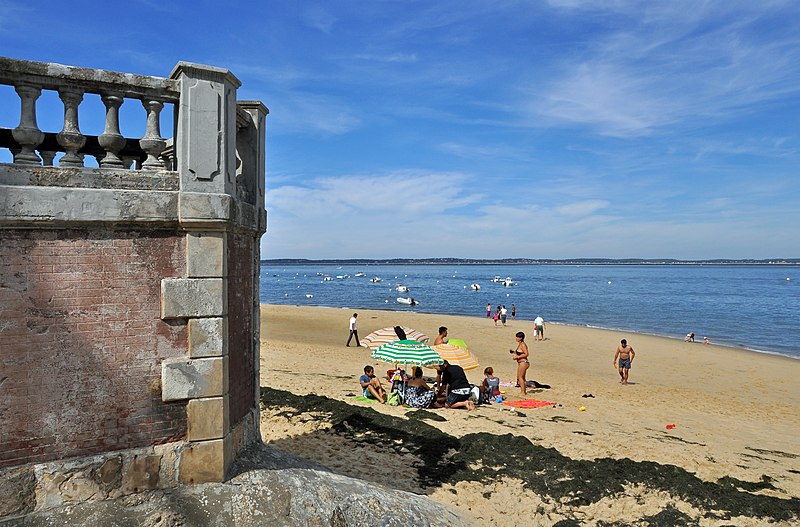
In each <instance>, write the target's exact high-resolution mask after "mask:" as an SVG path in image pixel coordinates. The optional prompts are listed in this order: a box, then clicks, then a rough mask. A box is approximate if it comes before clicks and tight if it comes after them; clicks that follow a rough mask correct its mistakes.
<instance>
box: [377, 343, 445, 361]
mask: <svg viewBox="0 0 800 527" xmlns="http://www.w3.org/2000/svg"><path fill="white" fill-rule="evenodd" d="M372 358H373V359H375V360H379V361H383V362H392V363H394V364H414V365H417V366H433V365H435V364H441V363H442V362H444V361H443V360H442V358H441V357H440V356H439V354H438V353H436V351H434V349H433V348H431V347H430V346H428V345H427V344H422V343H420V342H417V341H414V340H398V341H396V342H389V343H387V344H384V345H382V346H380V347H379V348H378V349H376V350H375V351H373V352H372Z"/></svg>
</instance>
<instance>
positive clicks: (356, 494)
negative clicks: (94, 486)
mask: <svg viewBox="0 0 800 527" xmlns="http://www.w3.org/2000/svg"><path fill="white" fill-rule="evenodd" d="M254 451H255V452H254ZM247 458H248V459H245V460H242V461H243V463H245V464H251V465H252V468H250V469H249V470H247V471H246V472H243V473H240V474H239V475H237V476H235V477H234V478H233V479H231V480H230V481H229V482H227V483H207V484H202V485H193V486H183V487H179V488H176V489H170V490H168V491H158V492H152V493H142V494H138V495H136V497H135V498H136V499H130V498H128V499H124V498H122V499H116V500H106V501H98V502H88V503H83V504H78V505H74V506H71V507H64V508H58V509H53V510H49V511H39V512H36V513H34V514H30V515H28V516H27V517H26V518H25V520H24V521H25V523H24V525H25V527H45V526H47V527H50V526H52V525H70V526H76V527H84V526H85V527H98V526H100V525H102V526H104V527H106V526H108V527H140V526H142V525H146V526H148V527H156V526H159V527H166V526H170V527H178V526H181V527H183V526H185V527H188V526H192V527H205V526H209V527H210V526H214V527H217V526H219V527H222V526H229V525H235V526H237V527H256V526H262V525H280V526H288V527H301V526H302V527H306V526H312V525H320V526H325V527H328V526H335V527H367V526H375V525H381V526H386V527H400V526H415V527H416V526H420V527H431V526H435V525H439V526H443V525H447V526H450V527H465V526H466V525H468V524H467V523H466V522H465V521H464V520H462V519H461V518H459V517H458V516H457V515H456V514H455V513H454V512H452V511H451V510H450V509H448V508H446V507H444V506H442V505H440V504H438V503H436V502H434V501H432V500H430V499H428V498H426V497H424V496H418V495H416V494H411V493H408V492H402V491H393V490H390V489H385V488H383V487H380V486H376V485H374V484H371V483H367V482H365V481H361V480H357V479H352V478H348V477H345V476H341V475H337V474H331V473H329V472H326V471H325V470H324V469H322V468H321V467H319V466H316V465H314V464H313V463H310V462H308V461H305V460H301V459H298V458H293V457H291V456H288V455H286V454H284V453H281V452H279V451H276V450H274V449H271V448H269V447H266V446H264V445H259V446H258V447H257V448H256V449H252V450H251V451H249V453H248V456H247ZM238 463H239V462H238V461H237V465H238ZM10 525H13V524H11V523H5V524H4V523H3V522H0V526H2V527H10ZM17 525H22V524H21V523H20V524H17Z"/></svg>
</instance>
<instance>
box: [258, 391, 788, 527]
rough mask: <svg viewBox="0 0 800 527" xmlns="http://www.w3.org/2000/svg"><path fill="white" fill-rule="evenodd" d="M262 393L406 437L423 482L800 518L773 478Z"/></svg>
mask: <svg viewBox="0 0 800 527" xmlns="http://www.w3.org/2000/svg"><path fill="white" fill-rule="evenodd" d="M261 400H262V402H263V404H265V405H266V406H267V407H290V408H292V409H293V411H294V412H296V413H298V414H299V413H305V412H315V413H324V414H326V415H329V416H330V417H329V418H328V419H329V421H330V422H331V424H332V432H335V433H337V434H342V435H344V436H348V435H351V434H353V430H354V429H364V427H368V428H369V430H371V431H372V433H373V434H374V435H376V436H378V437H379V438H385V439H388V440H392V441H393V440H396V439H400V440H401V442H402V445H403V446H404V447H405V448H407V449H408V450H409V451H411V452H413V453H414V454H415V455H417V456H419V457H420V458H422V459H423V460H424V467H420V468H419V469H418V472H419V477H418V480H419V482H420V484H421V486H422V487H423V488H426V487H438V486H441V485H444V484H455V483H457V482H459V481H490V480H496V479H497V478H498V477H503V476H506V477H510V478H515V479H518V480H520V481H522V482H523V484H524V486H525V487H527V488H528V489H530V490H531V491H532V492H535V493H537V494H539V495H542V496H548V497H550V498H552V499H553V500H557V501H561V502H562V503H565V504H567V505H569V506H575V507H580V506H583V505H589V504H592V503H596V502H598V501H599V500H601V499H603V498H606V497H614V496H618V495H620V494H621V493H624V491H625V489H626V488H628V487H630V486H637V485H638V486H642V487H645V488H648V489H651V490H654V491H664V492H666V493H668V494H670V495H672V496H675V497H677V498H680V499H681V500H683V501H685V502H687V503H689V504H691V505H693V506H694V507H696V508H697V509H699V510H701V511H704V514H706V515H713V517H715V518H725V519H729V518H731V517H733V516H748V517H758V518H771V519H773V520H778V521H790V520H795V521H797V520H798V519H800V498H797V497H790V498H785V499H784V498H777V497H773V496H765V495H759V494H753V493H751V492H748V491H749V490H758V489H770V488H774V487H772V484H771V483H770V480H769V479H768V478H765V479H763V480H762V481H761V482H758V483H752V482H744V481H740V480H737V479H735V478H731V477H726V478H723V479H722V480H720V481H718V482H708V481H703V480H701V479H699V478H698V477H697V476H695V475H694V474H692V473H690V472H688V471H687V470H685V469H683V468H681V467H677V466H674V465H662V464H659V463H655V462H651V461H632V460H630V459H610V458H601V459H593V460H576V459H571V458H568V457H566V456H564V455H562V454H561V453H559V452H558V451H557V450H555V449H554V448H546V447H542V446H539V445H536V444H534V443H532V442H531V441H530V440H529V439H528V438H525V437H522V436H514V435H512V434H503V435H495V434H489V433H485V432H481V433H476V434H468V435H465V436H463V437H461V438H457V437H454V436H451V435H449V434H446V433H444V432H442V431H441V430H439V429H437V428H435V427H434V426H431V425H429V424H427V423H425V422H422V421H421V420H419V419H404V418H402V417H394V416H391V415H387V414H384V413H381V412H378V411H376V410H374V409H372V408H365V407H361V406H351V405H349V404H347V403H345V402H342V401H337V400H334V399H329V398H327V397H322V396H317V395H306V396H297V395H294V394H291V393H289V392H284V391H280V390H273V389H270V388H262V389H261ZM711 511H714V512H713V513H712V512H711ZM659 514H663V517H660V516H659V515H656V516H658V517H656V516H654V517H653V518H652V519H653V520H654V521H657V522H658V523H652V525H657V524H661V525H667V524H668V523H669V521H673V524H674V525H678V524H682V523H683V522H684V521H685V518H684V517H682V513H679V512H678V511H672V512H663V511H662V513H659ZM665 522H666V523H665Z"/></svg>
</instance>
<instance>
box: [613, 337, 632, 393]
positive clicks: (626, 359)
mask: <svg viewBox="0 0 800 527" xmlns="http://www.w3.org/2000/svg"><path fill="white" fill-rule="evenodd" d="M635 356H636V352H635V351H633V346H628V341H627V340H625V339H622V340H620V341H619V346H617V352H616V353H615V354H614V362H613V364H614V367H615V368H617V369H618V370H619V379H620V380H619V382H620V384H628V372H629V371H630V369H631V363H632V362H633V358H634V357H635ZM617 358H619V366H618V365H617Z"/></svg>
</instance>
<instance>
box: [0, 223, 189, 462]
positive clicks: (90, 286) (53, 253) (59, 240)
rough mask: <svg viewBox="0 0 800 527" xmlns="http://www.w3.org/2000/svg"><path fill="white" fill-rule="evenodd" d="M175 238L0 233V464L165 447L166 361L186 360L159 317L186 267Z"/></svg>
mask: <svg viewBox="0 0 800 527" xmlns="http://www.w3.org/2000/svg"><path fill="white" fill-rule="evenodd" d="M184 246H185V242H184V237H183V236H179V235H177V234H176V233H174V232H161V231H156V232H150V231H148V232H115V231H101V232H97V231H89V232H85V231H42V230H36V231H25V230H0V467H3V466H10V465H17V464H21V463H27V462H43V461H48V460H53V459H57V458H63V457H69V456H77V455H88V454H94V453H98V452H104V451H107V450H118V449H123V448H131V447H138V446H147V445H153V444H160V443H165V442H169V441H173V440H178V439H182V438H184V437H185V435H186V408H185V404H182V403H177V404H175V403H170V404H165V403H163V402H162V401H161V387H160V378H161V377H160V376H161V360H162V359H164V358H167V357H179V356H183V355H185V354H186V352H187V351H186V348H187V335H186V325H185V321H179V322H165V321H162V320H161V319H160V318H159V317H160V311H159V309H160V281H161V279H162V278H165V277H174V276H180V275H181V274H182V272H183V269H184V267H185V264H184V260H185V255H184V251H185V249H184Z"/></svg>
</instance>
